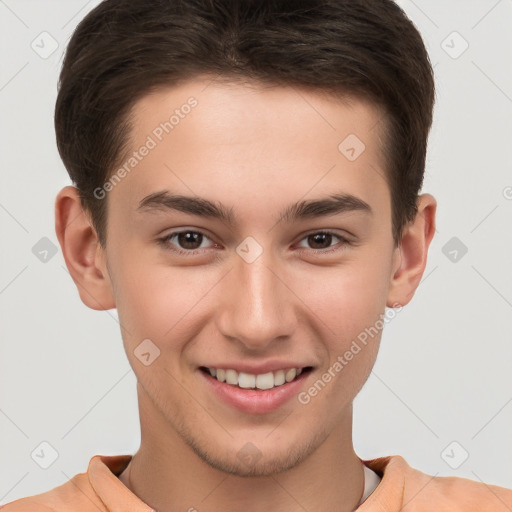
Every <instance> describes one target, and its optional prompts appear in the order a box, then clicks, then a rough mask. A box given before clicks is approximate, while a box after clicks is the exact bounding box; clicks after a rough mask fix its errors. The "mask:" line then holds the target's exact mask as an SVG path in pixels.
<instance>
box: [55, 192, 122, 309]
mask: <svg viewBox="0 0 512 512" xmlns="http://www.w3.org/2000/svg"><path fill="white" fill-rule="evenodd" d="M55 231H56V233H57V238H58V239H59V244H60V246H61V249H62V253H63V255H64V260H65V261H66V266H67V267H68V270H69V273H70V274H71V277H72V278H73V281H74V282H75V284H76V286H77V288H78V293H79V294H80V298H81V299H82V302H83V303H84V304H85V305H86V306H88V307H90V308H91V309H96V310H105V309H112V308H115V307H116V305H115V300H114V295H113V292H112V285H111V281H110V277H109V274H108V270H107V265H106V254H105V252H104V250H103V248H102V247H101V245H100V243H99V240H98V236H97V234H96V231H95V230H94V228H93V227H92V223H91V222H90V221H89V217H88V216H87V215H86V213H85V212H84V210H83V209H82V204H81V202H80V196H79V195H78V190H77V189H76V187H71V186H68V187H64V188H63V189H62V190H61V191H60V192H59V193H58V194H57V198H56V200H55Z"/></svg>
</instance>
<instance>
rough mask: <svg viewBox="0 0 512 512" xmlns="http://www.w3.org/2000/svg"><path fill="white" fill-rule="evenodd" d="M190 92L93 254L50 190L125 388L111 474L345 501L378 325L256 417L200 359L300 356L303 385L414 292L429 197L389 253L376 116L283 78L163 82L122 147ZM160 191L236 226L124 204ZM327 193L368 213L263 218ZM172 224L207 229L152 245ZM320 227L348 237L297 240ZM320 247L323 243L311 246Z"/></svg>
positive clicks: (65, 195)
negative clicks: (246, 253)
mask: <svg viewBox="0 0 512 512" xmlns="http://www.w3.org/2000/svg"><path fill="white" fill-rule="evenodd" d="M191 96H193V97H194V98H196V99H197V101H198V104H197V106H196V107H195V108H194V109H192V111H191V113H190V114H188V115H187V116H185V117H184V118H183V119H180V122H179V124H178V125H176V126H175V127H174V129H173V130H172V132H170V133H169V134H166V135H165V137H164V138H163V139H162V141H161V142H159V143H158V145H157V147H156V148H154V149H152V150H151V152H150V153H149V154H148V155H147V156H146V157H145V158H144V159H143V160H142V161H141V162H140V163H138V165H137V166H136V167H135V168H134V169H133V170H132V171H131V172H130V173H129V174H127V175H126V177H124V178H123V179H122V180H121V182H119V183H118V184H117V185H116V186H115V187H114V188H113V189H112V190H111V191H110V192H108V194H107V197H106V198H105V200H107V201H108V222H107V243H106V247H105V248H102V247H101V246H100V245H99V243H98V239H97V235H96V232H95V231H94V228H92V227H91V226H92V224H91V222H90V217H89V215H88V212H84V211H83V210H82V208H81V206H80V203H79V200H78V195H77V192H76V189H75V188H74V187H65V188H63V189H62V190H61V191H60V193H59V194H58V196H57V200H56V231H57V236H58V239H59V242H60V244H61V247H62V250H63V254H64V258H65V261H66V264H67V267H68V269H69V271H70V273H71V276H72V278H73V280H74V282H75V283H76V285H77V288H78V291H79V293H80V297H81V299H82V301H83V302H84V303H85V304H86V305H87V306H89V307H90V308H92V309H97V310H102V309H110V308H114V307H115V308H117V311H118V315H119V320H120V324H121V326H122V329H121V332H122V337H123V343H124V347H125V350H126V354H127V357H128V359H129V362H130V364H131V366H132V368H133V371H134V372H135V375H136V377H137V381H138V384H137V392H138V402H139V412H140V423H141V446H140V448H139V450H138V452H137V453H136V454H135V455H134V457H133V459H132V461H131V462H130V464H129V466H128V467H127V468H126V470H125V471H124V472H123V473H122V475H121V476H120V479H121V481H122V482H123V483H124V484H125V485H126V486H127V487H129V488H130V489H131V490H132V491H133V492H134V493H135V494H136V495H138V496H139V497H140V498H141V499H142V500H144V501H145V502H146V503H148V504H149V505H150V506H152V507H153V508H155V509H157V510H158V511H159V512H171V511H178V510H189V509H190V508H191V507H194V508H196V509H197V510H200V511H215V510H224V511H233V512H235V511H239V510H245V511H248V512H263V511H266V510H269V509H270V508H272V509H274V510H280V511H282V512H288V511H289V512H291V511H298V510H304V509H306V510H320V509H321V510H325V511H334V510H336V511H352V510H354V509H355V508H356V507H357V505H358V504H359V501H360V499H361V496H362V493H363V485H364V474H363V465H362V462H361V460H360V459H359V458H358V457H357V455H356V453H355V452H354V448H353V444H352V414H353V413H352V402H353V400H354V398H355V396H356V395H357V393H358V392H359V390H360V389H361V387H362V386H363V384H364V383H365V382H366V380H367V378H368V376H369V374H370V372H371V369H372V367H373V365H374V363H375V359H376V357H377V353H378V348H379V343H380V332H379V334H378V335H377V336H375V337H373V338H372V339H371V340H370V341H369V342H368V343H367V344H366V345H362V350H361V351H360V352H359V353H358V354H357V355H355V356H354V358H353V359H352V360H351V361H350V362H349V363H348V364H346V366H344V368H343V370H342V371H341V372H338V373H337V374H336V377H334V378H332V380H331V381H330V382H329V383H328V384H327V385H326V386H325V388H324V389H322V391H321V392H319V393H318V394H317V395H316V396H315V397H314V398H312V399H311V401H310V402H309V403H308V404H301V403H300V402H299V401H298V400H297V399H295V398H293V399H291V400H289V401H288V402H286V403H285V404H284V405H283V406H282V407H280V408H279V409H277V410H276V411H273V412H270V413H266V414H251V413H242V412H240V411H238V410H236V409H234V408H233V407H231V406H229V405H226V404H224V403H223V402H221V401H219V400H218V399H217V398H216V396H215V395H213V394H212V392H211V391H210V390H209V389H208V388H207V387H206V385H205V383H204V382H203V379H202V376H201V375H200V374H199V369H198V367H199V366H202V365H204V366H221V364H223V363H229V362H233V361H250V362H261V361H267V360H270V359H278V358H279V359H285V360H290V361H298V362H301V363H304V365H311V366H314V369H313V371H312V372H311V373H310V374H309V375H308V376H307V379H306V380H305V381H304V384H303V387H302V388H301V390H307V389H308V388H309V387H310V386H312V385H313V383H314V382H315V381H317V380H318V379H319V378H320V377H321V376H322V374H323V373H325V372H326V371H327V369H328V368H329V367H331V366H332V364H333V363H334V361H336V359H337V357H338V356H340V355H343V354H344V353H345V352H346V350H348V348H349V347H350V344H351V342H352V341H353V340H355V339H356V338H357V336H358V334H359V333H361V332H362V331H364V330H365V328H369V327H370V326H373V325H374V324H375V322H376V321H377V320H378V319H379V315H381V314H384V313H385V307H386V306H388V307H393V305H394V306H396V305H397V304H399V305H402V306H405V305H406V304H407V303H408V302H409V301H410V300H411V298H412V296H413V295H414V293H415V290H416V288H417V287H418V285H419V283H420V280H421V277H422V275H423V272H424V269H425V266H426V260H427V252H428V247H429V244H430V242H431V239H432V237H433V234H434V231H435V211H436V201H435V199H434V198H433V197H432V196H431V195H429V194H423V195H421V196H419V198H418V214H417V215H416V217H415V219H414V220H413V221H412V222H410V223H409V224H408V225H407V226H406V227H405V229H404V233H403V237H402V239H401V243H400V244H399V246H398V247H395V246H394V243H393V238H392V229H391V228H392V225H391V198H390V191H389V188H388V185H387V183H386V180H385V179H384V176H385V168H384V167H385V163H384V158H383V155H382V153H381V147H380V140H381V135H382V134H381V133H380V130H381V128H382V123H379V121H380V120H381V119H382V116H383V113H382V112H381V111H380V110H379V109H378V108H377V107H374V106H372V105H371V104H369V103H367V102H363V101H361V100H356V99H354V98H352V99H350V101H343V102H342V101H334V100H333V98H329V97H328V96H327V95H325V94H321V93H320V92H318V91H307V90H304V89H298V88H296V87H283V86H280V87H268V86H266V87H264V86H261V85H256V84H252V85H249V84H245V85H244V84H241V83H231V84H227V83H224V84H221V83H216V82H212V81H211V80H207V79H206V77H202V78H196V79H194V80H192V81H189V82H188V83H185V84H182V85H180V86H178V87H174V88H166V89H161V90H159V91H157V92H155V93H153V94H151V95H149V96H145V97H143V98H142V99H141V100H139V101H138V102H137V103H136V104H135V106H134V109H133V115H134V117H133V119H134V123H133V130H132V134H131V135H132V136H131V147H132V149H133V150H135V149H137V148H139V147H140V146H141V145H142V144H144V142H145V140H146V138H147V136H148V135H149V134H151V133H152V131H153V130H154V129H155V127H156V126H158V125H159V123H161V122H162V121H164V120H166V119H168V117H169V114H168V113H169V112H170V113H172V111H173V110H174V109H176V108H179V107H180V106H181V105H183V104H184V103H186V101H187V99H188V98H189V97H191ZM349 134H356V135H357V137H358V138H359V139H360V140H361V141H363V142H364V144H365V146H366V149H365V151H364V152H363V153H362V154H361V155H360V156H359V157H358V158H357V159H356V160H355V161H349V160H348V159H347V158H346V157H345V156H344V155H343V154H342V153H341V152H340V151H339V150H338V145H339V144H340V142H341V141H342V140H344V139H345V137H347V135H349ZM162 190H170V191H172V192H174V193H177V194H183V195H188V196H200V197H203V198H207V199H210V200H212V201H217V202H220V203H222V204H224V205H225V206H226V207H227V208H231V209H232V211H233V213H234V214H235V215H236V217H237V223H236V224H235V225H234V226H229V225H227V224H226V223H224V222H222V221H220V220H214V219H205V218H202V217H199V216H197V215H193V214H188V213H183V212H176V211H156V210H153V211H149V212H145V213H141V212H139V211H137V207H138V205H139V202H140V201H141V199H142V198H144V197H145V196H147V195H148V194H151V193H153V192H159V191H162ZM334 192H346V193H350V194H353V195H354V196H357V197H358V198H361V199H362V200H364V201H365V202H366V203H368V204H369V205H370V207H371V209H372V211H373V213H372V214H370V215H369V214H367V213H364V212H362V211H351V212H346V213H342V214H337V215H331V216H325V217H323V218H313V219H307V220H300V221H297V222H291V223H290V222H286V221H284V220H281V221H279V222H277V219H278V218H279V213H280V212H281V211H282V209H284V208H285V207H287V206H288V205H290V204H292V203H295V202H297V201H301V200H310V199H320V198H324V197H328V196H329V195H331V194H332V193H334ZM184 228H187V229H189V230H191V231H195V232H197V231H200V232H202V233H204V234H205V237H203V238H202V239H201V238H200V237H199V240H198V241H197V242H194V243H195V245H194V243H190V242H189V245H187V244H186V241H185V243H184V242H183V240H181V245H180V244H179V242H180V240H179V239H178V238H177V237H174V238H173V239H172V240H168V241H167V245H166V246H165V245H162V244H159V243H158V241H157V239H158V238H162V237H163V236H165V235H167V234H170V233H171V232H174V231H178V230H184ZM326 229H328V230H331V231H333V232H335V235H339V236H345V237H347V240H349V242H350V243H346V242H345V243H344V242H343V241H342V240H341V239H338V238H336V236H333V237H332V238H327V239H324V240H322V239H321V238H320V239H319V241H318V240H317V241H316V244H315V239H312V238H311V237H310V236H309V235H310V234H315V233H316V232H318V231H321V230H326ZM248 236H251V237H253V238H254V239H255V240H257V242H258V243H259V245H260V246H261V248H262V249H263V252H262V254H261V255H260V256H259V257H258V258H257V259H256V260H255V261H253V262H252V263H247V262H246V261H245V260H244V259H242V258H241V257H240V256H239V254H238V253H237V252H236V248H237V246H238V245H239V244H240V243H241V242H242V241H243V240H244V239H245V238H246V237H248ZM172 247H174V248H177V249H179V248H181V249H183V250H185V251H186V250H188V251H191V250H193V249H195V248H199V249H198V250H199V251H200V252H199V253H198V254H195V255H188V254H187V255H179V254H177V253H175V252H173V251H172ZM330 248H336V249H337V250H335V251H332V252H330V253H325V250H326V249H330ZM322 251H324V253H323V254H322ZM148 338H149V339H150V340H152V342H153V343H154V344H155V345H156V346H158V348H159V350H160V356H159V357H158V358H157V359H155V360H154V362H153V363H151V364H150V365H149V366H145V365H143V364H141V362H140V360H139V359H138V358H137V357H136V356H135V354H134V350H135V349H136V348H137V346H138V345H139V344H140V343H141V341H142V340H144V339H148ZM248 442H250V443H252V444H253V445H254V446H255V447H256V448H257V450H258V453H259V459H257V460H256V461H255V462H253V463H252V464H247V463H245V462H244V461H243V460H241V459H240V458H239V457H237V454H238V452H239V451H240V450H241V449H243V447H244V445H246V443H248Z"/></svg>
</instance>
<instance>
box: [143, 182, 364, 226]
mask: <svg viewBox="0 0 512 512" xmlns="http://www.w3.org/2000/svg"><path fill="white" fill-rule="evenodd" d="M154 210H158V211H169V210H174V211H179V212H183V213H189V214H192V215H197V216H200V217H204V218H212V219H216V220H220V221H221V222H223V223H225V224H228V225H229V226H234V225H235V224H236V221H237V219H236V216H235V214H234V213H233V208H232V207H231V208H227V207H226V206H224V205H223V204H222V203H219V202H214V201H210V200H208V199H205V198H202V197H191V196H184V195H175V194H172V193H170V192H169V191H167V190H163V191H161V192H154V193H152V194H149V195H148V196H146V197H144V198H143V199H142V200H141V201H140V203H139V206H138V207H137V211H138V212H146V211H154ZM354 211H360V212H363V213H365V214H369V215H372V214H373V210H372V209H371V207H370V205H369V204H368V203H367V202H365V201H363V200H362V199H361V198H359V197H356V196H354V195H352V194H347V193H340V194H332V195H330V196H329V197H326V198H323V199H316V200H309V201H299V202H297V203H295V204H292V205H290V206H288V207H287V208H285V209H284V211H282V212H281V214H280V216H279V217H278V219H277V220H276V222H279V221H281V220H283V221H285V222H289V223H291V222H295V221H299V220H305V219H312V218H319V217H324V216H329V215H337V214H342V213H348V212H354Z"/></svg>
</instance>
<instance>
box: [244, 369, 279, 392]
mask: <svg viewBox="0 0 512 512" xmlns="http://www.w3.org/2000/svg"><path fill="white" fill-rule="evenodd" d="M240 375H242V374H240ZM256 387H257V388H258V389H271V388H273V387H274V374H273V373H272V372H268V373H263V374H260V375H257V376H256Z"/></svg>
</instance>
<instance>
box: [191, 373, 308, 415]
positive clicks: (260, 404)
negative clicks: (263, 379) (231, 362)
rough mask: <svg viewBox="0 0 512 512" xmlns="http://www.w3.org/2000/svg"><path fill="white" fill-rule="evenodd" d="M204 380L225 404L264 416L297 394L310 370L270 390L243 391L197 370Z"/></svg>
mask: <svg viewBox="0 0 512 512" xmlns="http://www.w3.org/2000/svg"><path fill="white" fill-rule="evenodd" d="M198 371H199V373H200V374H201V376H202V377H203V378H204V380H205V382H206V384H207V385H208V386H210V388H211V389H212V390H213V392H214V393H215V394H216V395H217V396H218V397H219V398H220V399H221V400H222V401H223V402H225V403H227V404H228V405H230V406H232V407H235V408H236V409H238V410H240V411H243V412H247V413H252V414H265V413H268V412H272V411H275V410H276V409H278V408H279V407H281V406H282V405H284V404H285V403H286V402H287V401H288V400H290V399H291V398H292V397H294V396H297V395H298V394H299V391H300V388H301V387H302V386H303V384H304V381H305V379H306V378H307V377H308V375H309V374H310V373H311V370H309V371H306V372H304V371H303V372H302V373H301V374H300V375H299V376H298V377H296V378H295V379H294V380H292V381H291V382H286V383H285V384H283V385H282V386H277V387H275V388H272V389H264V390H257V389H243V388H239V387H238V386H233V385H232V384H226V383H225V382H220V381H218V380H217V379H216V378H214V377H212V376H211V375H210V374H209V373H206V372H204V371H202V370H198Z"/></svg>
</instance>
